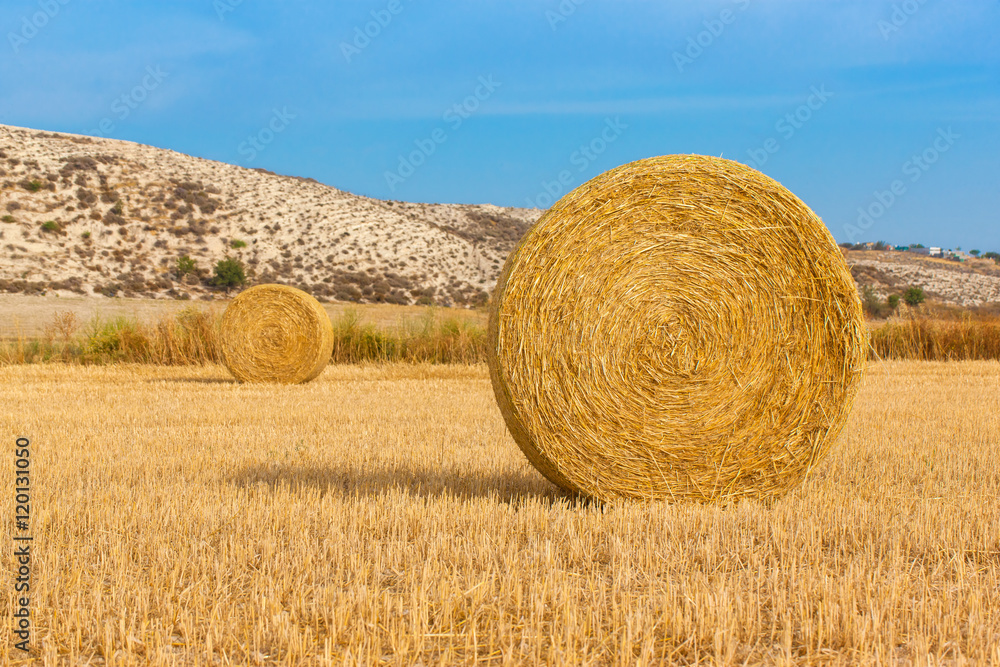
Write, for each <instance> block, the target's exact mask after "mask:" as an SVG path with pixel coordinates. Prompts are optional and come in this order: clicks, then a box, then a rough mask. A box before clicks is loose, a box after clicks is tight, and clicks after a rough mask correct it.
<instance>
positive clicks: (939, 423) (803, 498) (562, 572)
mask: <svg viewBox="0 0 1000 667" xmlns="http://www.w3.org/2000/svg"><path fill="white" fill-rule="evenodd" d="M0 426H2V428H0V432H2V433H4V434H6V435H5V436H4V437H5V438H7V440H8V442H7V443H6V445H5V451H7V455H6V462H5V464H4V465H5V467H7V468H8V469H10V466H11V465H12V462H13V458H14V457H13V449H14V439H15V437H17V436H22V435H23V436H28V437H30V438H31V441H32V445H31V449H32V452H33V454H32V458H33V473H32V474H33V477H34V479H33V490H32V495H33V497H32V513H33V520H32V527H31V534H32V535H33V537H34V542H33V546H32V549H33V561H32V575H31V576H32V590H31V601H32V602H31V605H32V623H33V630H32V633H33V636H32V641H33V643H34V645H35V649H34V651H33V653H31V654H30V655H28V656H25V654H23V653H21V652H19V651H17V650H15V649H13V648H12V647H13V643H14V641H15V640H14V638H13V637H12V634H11V628H12V623H11V620H12V619H11V618H10V613H11V610H12V609H13V608H14V599H13V598H14V593H13V586H12V583H11V577H10V576H9V575H6V576H5V577H4V584H3V594H2V598H3V610H4V611H3V613H2V614H0V646H2V649H0V651H2V652H0V657H3V659H4V660H5V661H6V663H7V664H29V663H31V664H36V663H37V664H74V665H75V664H116V665H119V664H120V665H130V664H154V665H169V664H176V665H196V664H198V665H202V664H206V665H207V664H219V665H227V664H234V665H236V664H251V665H253V664H260V665H270V664H336V665H339V664H365V665H367V664H390V665H417V664H422V665H428V666H429V665H438V664H442V665H451V664H463V665H464V664H469V665H471V664H497V665H500V664H525V665H540V664H565V665H619V664H620V665H631V664H672V663H676V664H692V663H700V664H743V663H747V664H755V663H767V664H783V663H788V664H793V663H794V664H823V665H827V664H847V663H850V664H887V663H895V664H941V663H948V664H963V663H970V664H983V663H989V662H994V663H997V662H1000V462H998V448H1000V438H998V433H1000V363H997V362H961V363H950V364H946V363H929V362H886V363H879V364H875V365H873V366H872V367H871V369H870V370H869V372H868V375H867V377H866V379H865V381H864V386H863V389H862V392H861V395H860V397H859V399H858V402H857V404H856V407H855V410H854V413H853V415H852V417H851V419H850V422H849V424H848V426H847V428H846V429H845V432H844V436H843V437H842V438H841V441H840V442H839V443H838V444H837V445H836V446H835V448H834V449H833V451H832V452H831V454H830V455H829V456H828V457H827V458H826V459H824V461H823V462H822V463H821V464H820V466H819V467H818V468H817V469H816V470H815V471H814V473H813V474H812V476H811V477H810V478H809V479H808V481H807V482H806V483H805V484H804V485H803V486H802V487H800V488H799V489H797V490H796V491H795V492H793V493H792V494H791V495H789V496H787V497H785V498H783V499H781V500H778V501H776V502H774V503H772V504H765V503H760V502H749V501H747V502H743V503H741V504H739V505H735V506H731V507H705V506H691V505H676V506H671V505H669V504H663V503H652V504H650V503H640V502H634V503H615V504H609V505H604V506H600V505H597V504H587V503H580V502H577V501H575V500H573V499H570V498H567V497H564V496H562V495H561V494H560V493H559V492H558V491H557V490H556V489H554V488H553V487H552V486H551V485H549V484H548V483H547V482H546V481H545V480H544V479H543V478H542V477H541V476H540V475H539V474H537V473H536V472H535V471H534V470H533V469H532V468H531V467H530V466H529V464H528V463H527V461H526V460H525V458H524V456H523V455H522V454H521V453H520V451H519V450H518V449H517V447H516V445H515V444H514V443H513V441H512V440H511V439H510V437H509V436H508V434H507V432H506V429H505V427H504V425H503V422H502V420H501V417H500V414H499V411H498V409H497V407H496V404H495V401H494V399H493V396H492V390H491V388H490V384H489V379H488V375H487V372H486V369H485V366H479V365H476V366H458V365H455V366H422V365H382V366H376V365H371V366H330V367H329V368H327V369H326V371H325V372H324V373H323V374H322V375H321V376H320V377H319V378H318V379H317V380H316V381H315V382H313V383H310V384H307V385H304V386H292V387H284V386H280V387H275V386H243V385H239V384H236V383H235V382H233V381H231V380H230V378H229V376H228V374H227V373H226V372H225V370H224V369H222V368H219V367H216V366H208V367H199V366H184V367H155V366H115V365H112V366H80V365H59V364H42V365H15V366H7V367H0ZM12 487H13V485H12V484H9V483H8V484H6V485H5V486H4V487H3V489H2V490H0V513H2V516H3V517H4V518H3V521H2V522H0V525H2V529H0V537H2V541H3V544H4V545H7V546H5V547H4V549H3V551H2V555H0V563H2V570H3V571H4V572H7V573H9V572H12V571H13V570H14V566H15V563H14V559H13V555H12V552H13V549H12V548H9V545H11V544H13V542H12V531H13V529H14V528H13V524H12V519H13V516H14V490H13V488H12Z"/></svg>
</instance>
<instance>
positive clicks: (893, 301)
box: [887, 294, 899, 310]
mask: <svg viewBox="0 0 1000 667" xmlns="http://www.w3.org/2000/svg"><path fill="white" fill-rule="evenodd" d="M887 302H888V303H889V307H890V308H892V309H893V310H896V309H897V308H899V295H898V294H890V295H889V298H888V299H887Z"/></svg>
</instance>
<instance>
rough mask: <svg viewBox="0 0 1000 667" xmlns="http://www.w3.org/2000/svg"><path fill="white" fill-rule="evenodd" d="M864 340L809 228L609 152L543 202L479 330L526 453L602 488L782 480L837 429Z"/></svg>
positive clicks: (762, 185) (746, 182)
mask: <svg viewBox="0 0 1000 667" xmlns="http://www.w3.org/2000/svg"><path fill="white" fill-rule="evenodd" d="M866 352H867V332H866V328H865V324H864V319H863V315H862V310H861V303H860V299H859V298H858V294H857V290H856V288H855V286H854V281H853V280H852V278H851V275H850V272H849V271H848V269H847V266H846V264H845V262H844V260H843V257H842V255H841V253H840V250H839V249H838V248H837V245H836V243H835V242H834V240H833V237H832V236H831V235H830V233H829V231H828V230H827V229H826V227H825V226H824V225H823V223H822V221H821V220H820V219H819V218H818V217H817V216H816V215H815V214H814V213H813V212H812V211H811V210H810V209H809V208H808V207H807V206H806V205H805V204H804V203H802V202H801V201H800V200H799V199H798V198H796V197H795V195H793V194H792V193H791V192H789V191H788V190H786V189H785V188H784V187H782V186H781V184H779V183H778V182H776V181H774V180H772V179H770V178H768V177H767V176H764V175H763V174H761V173H759V172H757V171H755V170H753V169H751V168H749V167H745V166H743V165H741V164H739V163H736V162H732V161H729V160H723V159H719V158H712V157H704V156H698V155H671V156H665V157H655V158H650V159H646V160H640V161H638V162H633V163H631V164H626V165H624V166H621V167H618V168H617V169H612V170H611V171H608V172H606V173H604V174H602V175H600V176H598V177H596V178H594V179H593V180H591V181H589V182H587V183H585V184H584V185H582V186H580V187H579V188H577V189H576V190H574V191H573V192H571V193H569V194H568V195H566V196H565V197H563V198H562V199H561V200H559V201H558V202H556V204H555V205H554V206H553V207H552V208H551V209H550V210H549V211H547V212H546V213H545V214H544V215H543V216H542V217H541V218H540V219H539V221H538V223H537V224H536V225H535V226H534V227H533V228H532V229H531V230H530V231H529V232H528V233H527V234H526V235H525V236H524V237H523V239H522V240H521V242H520V244H519V245H518V246H517V248H516V249H515V250H514V252H513V253H511V255H510V256H509V257H508V259H507V263H506V264H505V265H504V269H503V272H502V274H501V276H500V279H499V281H498V283H497V287H496V291H495V293H494V297H493V304H492V310H491V313H490V322H489V333H488V342H487V360H488V364H489V368H490V376H491V379H492V381H493V389H494V392H495V393H496V396H497V401H498V402H499V404H500V409H501V412H502V413H503V416H504V419H505V420H506V423H507V426H508V428H509V429H510V432H511V434H512V435H513V437H514V439H515V440H516V441H517V444H518V445H519V446H520V448H521V449H522V450H523V451H524V453H525V455H526V456H527V457H528V460H529V461H530V462H531V463H532V464H533V465H534V466H535V467H536V468H537V469H538V470H539V471H540V472H541V473H542V474H544V475H545V476H546V477H547V478H548V479H549V480H550V481H552V482H553V483H555V484H557V485H558V486H560V487H563V488H564V489H566V490H568V491H571V492H577V493H581V494H584V495H587V496H591V497H596V498H600V499H608V498H615V497H629V498H672V499H677V500H681V499H686V500H699V501H722V500H731V499H736V498H740V497H768V496H774V495H779V494H782V493H784V492H786V491H788V490H789V489H791V488H792V487H793V486H795V485H796V484H798V483H799V482H800V481H801V480H802V479H803V477H804V476H805V475H806V473H807V472H808V471H809V470H810V469H811V468H812V467H813V466H814V465H815V464H816V462H817V461H818V460H819V459H820V458H821V457H822V456H823V455H824V454H825V453H826V451H827V449H828V448H829V446H830V445H831V443H832V442H833V441H834V440H835V439H836V437H837V435H838V434H839V432H840V431H841V429H842V428H843V425H844V422H845V420H846V418H847V415H848V413H849V411H850V407H851V405H852V403H853V400H854V396H855V394H856V392H857V388H858V383H859V380H860V377H861V373H862V370H863V366H864V363H865V359H866Z"/></svg>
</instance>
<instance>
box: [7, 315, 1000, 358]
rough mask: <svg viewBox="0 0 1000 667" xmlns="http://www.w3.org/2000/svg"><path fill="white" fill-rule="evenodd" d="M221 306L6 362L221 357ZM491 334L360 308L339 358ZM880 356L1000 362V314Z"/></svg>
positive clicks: (54, 338)
mask: <svg viewBox="0 0 1000 667" xmlns="http://www.w3.org/2000/svg"><path fill="white" fill-rule="evenodd" d="M219 316H220V315H219V312H218V311H216V310H199V309H194V308H190V309H187V310H184V311H181V312H180V313H179V314H177V315H174V316H168V317H164V318H161V319H160V320H158V321H156V322H153V323H142V322H139V321H137V320H135V319H133V318H126V317H116V318H113V319H106V320H99V319H96V318H95V319H94V320H92V321H91V322H90V323H89V324H88V325H87V326H86V327H83V328H81V327H79V326H78V323H77V322H76V321H75V318H74V316H73V314H72V313H61V314H58V315H57V316H56V317H55V318H54V319H53V321H52V323H51V324H50V325H49V326H48V327H47V329H46V331H45V333H44V335H42V336H40V337H37V338H31V339H28V338H25V337H24V336H19V337H17V338H16V339H14V340H9V341H6V342H2V343H0V364H20V363H38V362H48V361H63V362H73V363H84V364H107V363H145V364H160V365H186V364H207V363H220V362H221V356H220V349H219V338H218V324H219ZM485 342H486V332H485V330H484V328H483V327H482V326H481V325H478V324H474V323H470V322H468V321H464V320H460V319H456V318H445V319H440V318H439V317H438V314H437V311H434V310H431V309H429V310H428V311H427V313H426V314H425V315H424V316H423V317H421V318H418V319H415V320H411V321H410V322H407V323H405V324H402V325H400V326H398V327H393V328H379V327H376V326H375V325H372V324H367V323H363V322H361V320H360V317H359V316H358V314H357V312H356V311H348V312H347V313H346V314H345V315H343V316H341V317H339V318H337V319H335V321H334V347H333V354H332V356H331V362H332V363H362V362H395V361H401V362H413V363H419V362H427V363H437V364H449V363H462V364H469V363H479V362H482V361H484V359H485ZM871 356H872V358H873V359H912V360H925V361H961V360H983V359H997V360H1000V318H994V319H983V318H980V319H974V318H971V317H967V318H964V319H951V320H949V319H927V318H922V319H921V318H913V319H905V320H895V321H888V322H882V323H876V324H873V325H872V328H871Z"/></svg>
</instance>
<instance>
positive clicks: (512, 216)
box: [0, 126, 541, 306]
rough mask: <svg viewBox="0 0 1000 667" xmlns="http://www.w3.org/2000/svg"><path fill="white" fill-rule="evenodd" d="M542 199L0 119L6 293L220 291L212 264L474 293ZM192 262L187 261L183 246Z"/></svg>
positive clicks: (335, 281)
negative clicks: (454, 192) (497, 201)
mask: <svg viewBox="0 0 1000 667" xmlns="http://www.w3.org/2000/svg"><path fill="white" fill-rule="evenodd" d="M540 214H541V211H538V210H533V209H517V208H502V207H498V206H491V205H481V206H472V205H468V206H467V205H452V204H414V203H405V202H398V201H381V200H377V199H370V198H367V197H361V196H358V195H354V194H351V193H349V192H344V191H342V190H338V189H336V188H333V187H330V186H327V185H323V184H321V183H318V182H316V181H314V180H312V179H304V178H296V177H289V176H280V175H277V174H273V173H270V172H267V171H264V170H257V169H247V168H243V167H238V166H234V165H230V164H225V163H221V162H213V161H210V160H203V159H200V158H195V157H191V156H188V155H183V154H181V153H177V152H174V151H170V150H164V149H160V148H153V147H151V146H145V145H141V144H136V143H131V142H127V141H120V140H115V139H104V138H97V137H84V136H78V135H72V134H60V133H52V132H41V131H36V130H30V129H25V128H18V127H11V126H0V215H2V216H3V217H2V219H3V222H2V223H0V245H2V247H3V250H4V251H3V253H2V254H0V291H7V292H15V293H24V294H43V293H47V294H53V293H57V294H63V295H70V294H82V295H102V294H103V295H105V296H134V297H146V298H181V299H184V298H201V299H212V298H214V297H215V296H217V295H218V290H215V289H214V288H213V287H212V285H211V279H212V278H213V275H212V272H211V268H212V267H213V266H214V265H215V263H216V262H218V261H219V260H220V259H222V258H224V257H226V256H232V257H236V258H239V259H240V260H242V261H243V262H244V263H245V265H246V267H247V269H248V271H249V277H250V281H251V282H271V281H281V282H285V283H289V284H293V285H296V286H299V287H301V288H303V289H305V290H307V291H309V292H311V293H312V294H314V295H315V296H317V297H318V298H321V299H323V300H342V301H354V302H361V303H376V302H387V303H397V304H408V303H427V304H431V303H434V304H440V305H446V306H451V305H454V306H468V305H473V304H476V303H480V302H483V301H485V299H486V298H487V293H488V291H489V290H491V289H492V288H493V286H494V284H495V282H496V278H497V275H498V274H499V271H500V268H501V266H502V264H503V261H504V259H505V258H506V256H507V254H508V253H509V252H510V250H511V249H512V248H513V247H514V244H515V243H516V242H517V240H518V239H519V238H520V237H521V235H522V234H523V233H524V232H525V231H526V230H527V229H528V228H529V227H530V226H531V225H532V224H533V223H534V222H535V220H536V219H537V218H538V216H539V215H540ZM182 256H188V257H190V258H191V259H192V260H193V261H194V265H195V270H194V271H192V272H190V273H187V274H184V273H183V272H181V271H179V270H178V267H177V259H178V258H179V257H182Z"/></svg>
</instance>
